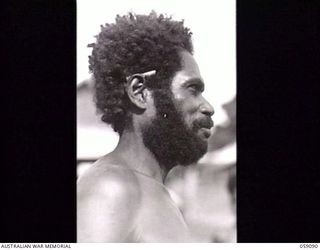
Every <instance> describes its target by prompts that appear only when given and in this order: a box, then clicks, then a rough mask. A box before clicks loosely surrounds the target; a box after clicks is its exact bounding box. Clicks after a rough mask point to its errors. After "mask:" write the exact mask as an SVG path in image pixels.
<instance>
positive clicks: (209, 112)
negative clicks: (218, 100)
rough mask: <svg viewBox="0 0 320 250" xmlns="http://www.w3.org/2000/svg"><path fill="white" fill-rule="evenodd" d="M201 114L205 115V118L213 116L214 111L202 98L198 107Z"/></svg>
mask: <svg viewBox="0 0 320 250" xmlns="http://www.w3.org/2000/svg"><path fill="white" fill-rule="evenodd" d="M200 111H201V113H203V114H205V115H207V116H213V114H214V109H213V107H212V105H211V104H210V103H209V102H208V101H207V100H206V99H205V98H203V101H202V104H201V107H200Z"/></svg>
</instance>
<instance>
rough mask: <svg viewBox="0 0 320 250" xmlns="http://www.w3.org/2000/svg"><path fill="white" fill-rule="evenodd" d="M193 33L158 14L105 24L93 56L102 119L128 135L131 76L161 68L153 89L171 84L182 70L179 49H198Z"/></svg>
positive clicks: (91, 65) (126, 17)
mask: <svg viewBox="0 0 320 250" xmlns="http://www.w3.org/2000/svg"><path fill="white" fill-rule="evenodd" d="M191 35H192V33H191V32H190V30H189V29H188V28H186V27H184V22H183V20H182V21H174V20H172V18H171V17H165V16H164V15H162V14H161V15H157V14H156V13H155V12H154V11H152V12H151V13H150V14H149V15H135V14H133V13H128V14H127V15H124V16H120V15H117V17H116V20H115V23H113V24H108V23H107V24H105V25H104V26H102V25H101V32H100V33H99V34H98V35H97V36H96V38H97V39H96V43H93V44H89V45H88V46H89V47H92V48H93V50H92V55H91V56H89V69H90V71H91V72H92V73H93V76H94V79H95V81H94V82H95V83H94V90H95V102H96V106H97V109H98V111H100V112H101V113H102V117H101V119H102V121H104V122H106V123H108V124H111V125H112V127H113V129H114V130H115V131H116V132H119V133H120V134H121V133H122V131H123V129H124V128H125V126H126V125H127V123H128V117H129V116H128V108H129V105H130V102H129V100H128V97H127V95H126V93H125V89H124V85H125V83H126V77H128V76H130V75H132V74H135V73H144V72H147V71H151V70H156V72H157V73H156V74H155V76H152V77H150V80H148V81H147V82H146V86H147V87H148V88H167V87H169V82H170V81H169V79H171V78H172V77H173V74H174V73H175V72H176V71H178V70H179V68H180V67H181V65H180V58H179V51H181V50H186V51H188V52H190V53H191V54H192V53H193V47H192V42H191Z"/></svg>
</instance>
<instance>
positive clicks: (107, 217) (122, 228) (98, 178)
mask: <svg viewBox="0 0 320 250" xmlns="http://www.w3.org/2000/svg"><path fill="white" fill-rule="evenodd" d="M101 164H103V165H101ZM140 200H141V191H140V185H139V182H138V180H137V178H136V176H135V174H134V173H133V172H132V171H130V170H128V169H126V168H124V167H121V166H115V165H112V164H110V165H108V162H103V163H101V162H100V163H96V164H95V165H94V166H92V168H91V169H90V170H88V171H87V172H86V173H84V175H83V176H81V178H80V179H79V181H78V184H77V227H78V230H77V231H78V242H121V241H123V240H125V238H126V237H127V236H128V235H129V234H130V232H131V231H132V230H134V227H135V218H136V213H137V212H138V210H139V206H140Z"/></svg>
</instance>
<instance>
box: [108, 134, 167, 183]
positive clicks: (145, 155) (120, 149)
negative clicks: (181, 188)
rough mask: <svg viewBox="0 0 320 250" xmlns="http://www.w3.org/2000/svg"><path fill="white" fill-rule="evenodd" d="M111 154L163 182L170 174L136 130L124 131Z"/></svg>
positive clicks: (133, 168)
mask: <svg viewBox="0 0 320 250" xmlns="http://www.w3.org/2000/svg"><path fill="white" fill-rule="evenodd" d="M111 154H112V155H113V156H115V157H117V158H118V159H121V161H122V162H123V163H125V165H126V166H127V167H129V168H130V169H132V170H134V171H137V172H140V173H142V174H144V175H147V176H150V177H152V178H154V179H155V180H157V181H159V182H161V183H163V182H164V180H165V178H166V176H167V174H168V170H167V169H166V168H165V167H163V166H160V165H159V163H158V161H157V160H156V158H155V157H154V155H153V154H152V153H151V152H150V150H149V149H147V148H146V147H145V145H144V143H143V141H142V135H138V134H137V133H135V132H131V131H124V132H123V134H122V135H121V137H120V140H119V143H118V145H117V147H116V148H115V150H114V151H113V152H112V153H111Z"/></svg>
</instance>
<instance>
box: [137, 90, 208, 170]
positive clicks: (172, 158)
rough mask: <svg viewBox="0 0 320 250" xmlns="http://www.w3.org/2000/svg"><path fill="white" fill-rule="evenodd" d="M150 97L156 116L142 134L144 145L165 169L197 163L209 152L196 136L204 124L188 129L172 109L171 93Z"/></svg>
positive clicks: (163, 91) (155, 92)
mask: <svg viewBox="0 0 320 250" xmlns="http://www.w3.org/2000/svg"><path fill="white" fill-rule="evenodd" d="M153 96H154V104H155V108H156V111H157V114H156V117H155V118H154V119H153V121H151V124H148V125H146V126H145V127H144V128H143V130H142V136H143V143H144V145H145V146H146V147H147V148H148V149H149V150H150V151H151V152H152V153H153V155H154V156H155V158H156V159H157V161H158V162H159V164H160V165H161V166H163V167H165V168H166V169H171V168H172V167H174V166H176V165H184V166H185V165H190V164H192V163H195V162H197V161H198V160H199V159H200V158H201V157H202V156H203V155H204V154H205V153H206V152H207V148H208V144H207V142H206V141H203V140H201V139H200V138H199V137H198V136H197V135H196V132H197V131H198V129H199V124H200V123H201V122H203V121H195V122H194V124H193V126H192V128H191V129H190V128H188V127H187V125H186V124H185V122H184V121H183V117H182V112H179V110H178V109H177V107H176V106H175V105H174V103H173V101H172V93H171V91H169V90H154V94H153ZM164 116H165V117H164Z"/></svg>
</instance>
